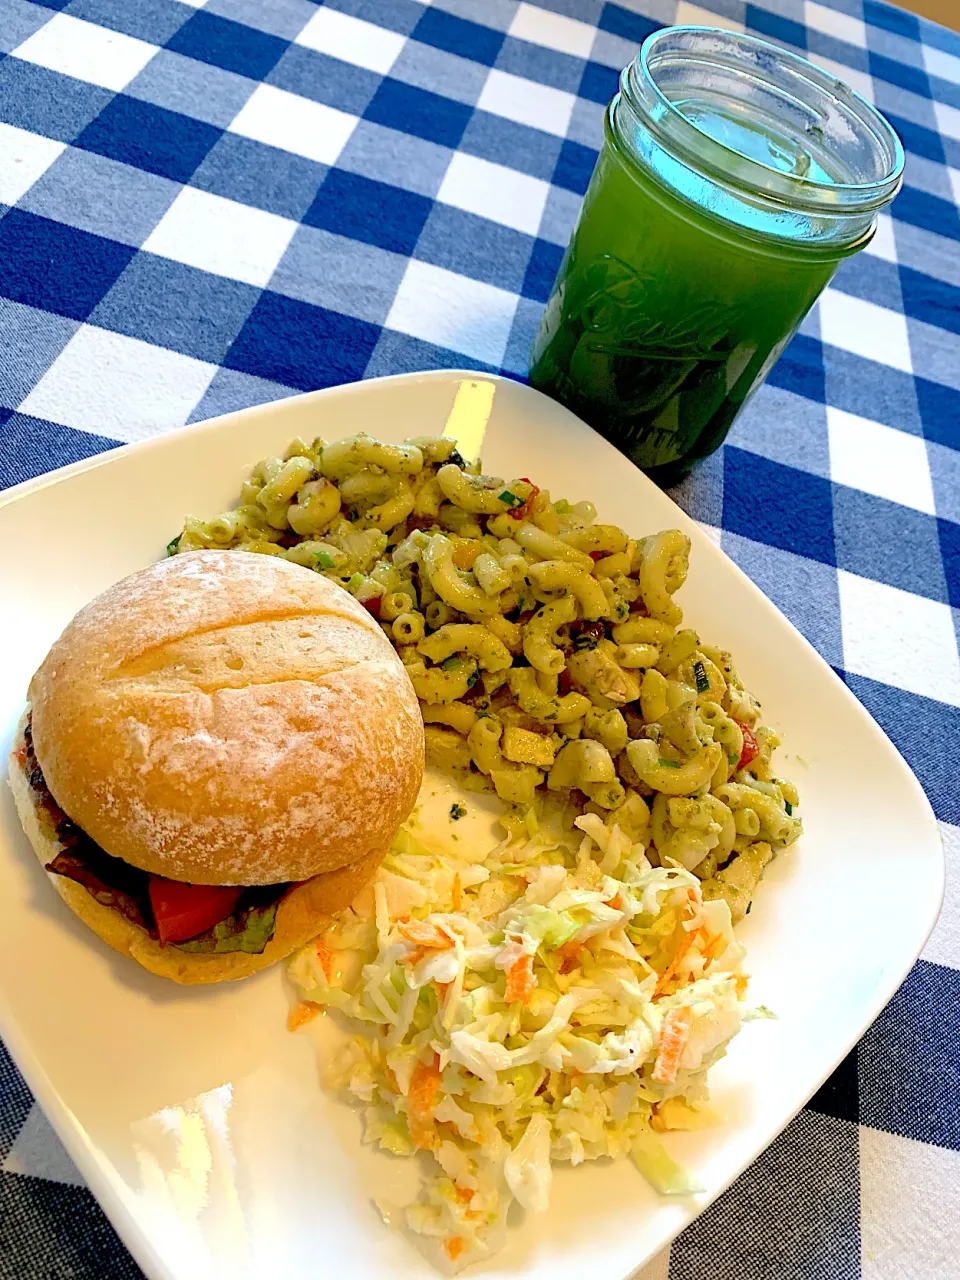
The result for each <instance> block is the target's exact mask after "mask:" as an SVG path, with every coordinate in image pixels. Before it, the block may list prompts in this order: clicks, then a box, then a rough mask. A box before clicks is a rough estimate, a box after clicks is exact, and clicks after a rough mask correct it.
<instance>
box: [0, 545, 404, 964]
mask: <svg viewBox="0 0 960 1280" xmlns="http://www.w3.org/2000/svg"><path fill="white" fill-rule="evenodd" d="M423 758H424V747H423V724H422V720H421V717H420V710H419V706H418V703H417V698H416V694H415V693H414V691H413V688H412V686H411V684H410V680H409V678H408V676H407V673H406V671H405V669H404V667H403V664H402V663H401V662H400V659H399V658H398V657H397V654H396V652H395V651H394V649H393V646H392V645H391V644H390V642H389V640H388V639H387V637H386V636H385V635H384V633H383V631H382V630H381V628H380V626H379V624H378V623H377V622H376V621H375V620H374V619H373V618H372V617H371V616H370V614H369V613H368V612H367V611H366V609H364V608H363V606H362V605H360V604H358V603H357V601H356V600H355V599H354V598H353V597H352V596H351V595H350V594H349V593H348V592H346V591H344V590H343V588H342V587H340V586H338V585H337V584H336V583H334V582H331V581H329V580H328V579H327V578H324V577H322V576H321V575H319V574H316V573H314V572H312V571H311V570H309V569H305V568H303V567H301V566H299V565H295V564H291V563H289V562H288V561H286V560H283V559H280V558H278V557H274V556H262V555H252V554H250V553H247V552H240V551H198V552H192V553H188V554H184V555H178V556H175V557H173V558H171V559H168V560H165V561H162V562H161V563H159V564H155V565H152V566H150V567H149V568H147V569H144V570H142V571H141V572H139V573H135V574H133V575H132V576H131V577H129V578H125V579H124V580H123V581H122V582H119V583H117V584H116V585H115V586H113V587H110V588H109V589H108V590H107V591H105V592H104V593H103V595H101V596H98V597H97V599H96V600H94V601H92V603H90V604H88V605H87V606H86V607H85V608H83V609H81V611H80V612H79V613H78V614H77V616H76V617H75V618H74V619H73V621H72V622H71V623H70V624H69V625H68V627H67V628H66V630H65V631H64V632H63V634H62V635H61V636H60V638H59V639H58V640H57V641H56V643H55V644H54V646H53V648H52V649H51V650H50V652H49V654H48V655H47V657H46V658H45V659H44V661H43V663H42V665H41V666H40V668H39V670H38V671H37V673H36V675H35V676H34V677H33V680H32V681H31V683H30V688H29V693H28V705H27V709H26V712H25V713H24V717H23V719H22V721H21V724H20V728H19V730H18V732H17V737H16V740H15V743H14V749H13V752H12V754H11V757H10V785H11V788H12V790H13V794H14V799H15V801H16V805H17V812H18V814H19V817H20V821H21V823H22V824H23V828H24V830H25V832H26V833H27V835H28V837H29V838H30V842H31V844H32V845H33V848H34V851H35V852H36V854H37V856H38V857H39V859H40V861H41V863H42V864H43V866H44V868H45V869H46V871H47V873H48V875H49V877H50V880H51V881H52V882H53V884H54V886H55V888H56V889H57V891H58V893H59V894H60V897H61V898H62V899H63V900H64V902H65V903H66V904H67V906H68V907H70V909H71V910H72V911H74V912H75V913H76V915H78V916H79V917H80V919H81V920H83V921H84V923H85V924H87V925H89V926H90V928H91V929H92V930H93V931H94V933H96V934H98V935H99V936H100V938H102V939H103V941H104V942H106V943H107V944H108V945H109V946H111V947H113V948H114V949H115V950H117V951H119V952H122V953H123V954H125V955H128V956H130V957H131V958H132V959H133V960H136V961H137V962H138V963H139V964H141V965H143V967H144V968H146V969H148V970H150V971H151V972H152V973H155V974H158V975H161V976H164V977H167V978H172V979H173V980H174V981H176V982H181V983H210V982H222V981H225V980H228V979H233V978H243V977H246V976H247V975H249V974H251V973H254V972H256V971H257V970H259V969H263V968H265V967H267V966H268V965H271V964H273V963H275V962H276V961H277V960H281V959H283V958H284V957H286V956H287V955H289V954H290V953H291V952H292V951H294V950H295V949H296V948H298V947H300V946H302V945H304V943H306V942H308V941H309V940H310V939H311V938H313V937H315V936H316V935H317V934H319V933H321V932H322V931H323V930H324V929H325V928H326V927H327V926H328V924H329V922H330V916H331V915H332V914H333V913H335V912H337V911H339V910H342V909H343V908H344V907H346V906H348V905H349V904H350V902H351V901H352V900H353V899H354V897H355V896H356V894H357V893H358V892H359V891H360V890H361V889H362V888H364V886H365V885H366V884H367V882H368V881H369V880H370V879H371V877H372V876H373V874H374V872H375V871H376V869H377V866H378V865H379V863H380V860H381V859H382V857H383V855H384V853H385V852H386V850H387V848H388V847H389V845H390V842H391V840H392V839H393V837H394V835H395V833H396V830H397V828H398V826H399V825H400V823H401V822H403V820H404V819H405V818H406V817H407V816H408V814H409V813H410V810H411V809H412V808H413V805H414V803H415V801H416V797H417V793H418V791H419V788H420V783H421V780H422V777H423Z"/></svg>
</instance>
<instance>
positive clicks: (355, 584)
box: [347, 573, 364, 595]
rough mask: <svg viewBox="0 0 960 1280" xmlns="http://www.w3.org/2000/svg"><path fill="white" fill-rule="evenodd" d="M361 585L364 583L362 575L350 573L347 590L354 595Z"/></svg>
mask: <svg viewBox="0 0 960 1280" xmlns="http://www.w3.org/2000/svg"><path fill="white" fill-rule="evenodd" d="M363 583H364V577H363V574H362V573H352V574H351V575H350V577H349V578H348V579H347V590H348V591H351V592H352V593H353V594H354V595H356V594H357V592H358V591H359V590H360V588H361V587H362V586H363Z"/></svg>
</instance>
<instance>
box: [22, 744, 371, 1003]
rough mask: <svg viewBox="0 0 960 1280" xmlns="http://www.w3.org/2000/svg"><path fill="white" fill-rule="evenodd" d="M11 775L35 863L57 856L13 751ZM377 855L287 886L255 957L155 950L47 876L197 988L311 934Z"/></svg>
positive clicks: (124, 941) (287, 951) (129, 948)
mask: <svg viewBox="0 0 960 1280" xmlns="http://www.w3.org/2000/svg"><path fill="white" fill-rule="evenodd" d="M9 780H10V789H11V791H12V792H13V799H14V802H15V804H16V806H17V815H18V816H19V818H20V821H21V823H22V824H23V829H24V831H25V832H26V833H27V836H28V837H29V839H30V843H31V844H32V845H33V849H34V852H35V853H36V855H37V857H38V858H39V859H40V862H41V863H42V864H43V866H46V865H47V863H48V862H50V861H52V860H53V858H55V857H56V855H57V851H58V849H59V848H60V845H59V844H58V842H57V840H56V838H55V836H54V835H53V834H52V833H50V832H48V830H46V829H45V824H44V823H43V822H42V821H41V819H40V818H39V816H38V814H37V808H36V805H35V803H34V798H33V793H32V791H31V789H30V784H29V782H28V780H27V777H26V774H25V773H24V772H23V769H22V768H21V767H20V764H19V762H18V761H17V759H16V757H15V756H14V755H12V754H11V756H10V779H9ZM382 856H383V851H382V850H374V851H373V852H372V853H369V854H367V856H366V857H365V858H362V859H361V860H360V861H359V862H356V863H354V864H353V865H352V866H349V867H343V868H341V869H340V870H339V871H332V872H329V873H328V874H327V875H320V876H315V877H314V879H312V880H310V881H308V882H307V883H306V884H302V885H299V886H298V887H297V888H295V889H291V890H290V892H289V893H288V894H287V896H286V897H285V898H284V899H283V900H282V901H281V903H280V906H279V908H278V909H277V923H276V930H275V932H274V935H273V937H272V938H271V939H270V941H269V942H268V943H267V945H266V947H265V948H264V950H263V951H262V952H261V953H260V954H259V955H249V954H247V953H245V952H242V951H234V952H228V953H226V954H224V955H198V954H195V953H193V952H188V951H180V950H179V949H178V948H177V947H173V946H169V947H161V945H160V943H159V942H155V941H154V940H153V938H151V937H150V935H149V934H148V933H147V932H146V930H145V929H141V928H140V926H139V925H136V924H133V923H132V922H131V921H130V920H127V919H126V917H124V916H122V915H121V914H120V912H119V911H115V910H114V909H113V908H112V907H105V906H103V905H102V904H101V903H99V902H97V900H96V898H94V897H93V896H92V895H91V894H90V893H88V892H87V890H86V889H85V888H84V887H83V885H81V884H77V883H76V881H75V880H68V879H66V878H65V877H64V876H57V875H53V874H52V873H50V872H48V873H47V875H48V879H49V880H51V881H52V883H53V886H54V888H55V889H56V891H57V893H59V895H60V897H61V898H62V899H63V901H64V902H65V903H66V904H67V906H68V907H69V908H70V910H71V911H73V912H74V914H75V915H78V916H79V917H80V919H81V920H82V921H83V923H84V924H85V925H88V926H89V927H90V928H91V929H92V930H93V932H94V933H95V934H97V935H98V936H99V937H100V938H102V939H103V941H104V942H105V943H106V944H107V945H108V946H110V947H112V948H113V949H114V951H119V952H120V954H121V955H125V956H129V957H130V959H131V960H136V961H137V963H138V964H141V965H143V967H144V968H145V969H149V971H150V972H151V973H155V974H157V975H158V976H159V977H161V978H171V979H172V980H173V981H174V982H180V983H183V984H185V985H188V986H195V985H198V984H202V983H210V982H229V981H231V980H233V979H236V978H247V977H249V976H250V974H252V973H256V972H257V971H258V970H260V969H266V968H268V967H269V966H270V965H272V964H276V962H277V961H278V960H283V959H285V958H286V957H287V956H289V955H291V954H292V953H293V952H294V951H296V950H297V948H298V947H302V946H303V945H304V944H305V943H307V942H309V941H310V939H311V938H315V937H316V936H317V935H318V934H320V933H323V932H324V930H325V929H326V928H327V926H328V925H329V924H330V923H331V917H332V916H333V914H334V913H335V912H337V911H342V910H343V909H344V907H348V906H349V905H350V903H351V902H352V901H353V899H354V898H355V897H356V896H357V894H358V893H359V891H360V890H361V889H362V888H363V886H364V885H365V884H366V883H367V881H368V880H369V879H370V877H371V876H372V875H373V873H374V872H375V871H376V869H377V866H378V864H379V862H380V859H381V857H382Z"/></svg>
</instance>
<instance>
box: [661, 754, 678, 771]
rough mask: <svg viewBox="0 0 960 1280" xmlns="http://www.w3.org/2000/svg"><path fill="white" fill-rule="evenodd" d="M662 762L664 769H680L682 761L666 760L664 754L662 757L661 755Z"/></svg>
mask: <svg viewBox="0 0 960 1280" xmlns="http://www.w3.org/2000/svg"><path fill="white" fill-rule="evenodd" d="M660 763H661V764H662V765H663V767H664V769H679V768H680V761H679V760H665V759H664V757H663V756H661V757H660Z"/></svg>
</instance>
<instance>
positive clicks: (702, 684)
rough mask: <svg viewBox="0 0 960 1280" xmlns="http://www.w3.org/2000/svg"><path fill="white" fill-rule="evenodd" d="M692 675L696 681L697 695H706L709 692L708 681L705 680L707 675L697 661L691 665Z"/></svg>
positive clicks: (700, 663)
mask: <svg viewBox="0 0 960 1280" xmlns="http://www.w3.org/2000/svg"><path fill="white" fill-rule="evenodd" d="M693 674H694V676H695V677H696V680H697V693H708V692H709V691H710V681H709V680H708V679H707V673H706V671H704V669H703V663H702V662H701V661H700V660H699V659H697V661H696V662H695V663H694V664H693Z"/></svg>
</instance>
